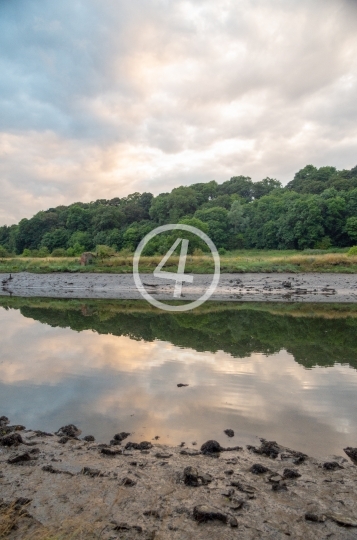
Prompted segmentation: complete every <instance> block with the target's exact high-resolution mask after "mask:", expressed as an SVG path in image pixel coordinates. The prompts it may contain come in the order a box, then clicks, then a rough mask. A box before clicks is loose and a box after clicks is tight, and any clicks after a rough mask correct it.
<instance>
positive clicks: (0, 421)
mask: <svg viewBox="0 0 357 540" xmlns="http://www.w3.org/2000/svg"><path fill="white" fill-rule="evenodd" d="M8 424H10V420H9V419H8V417H7V416H0V427H3V426H7V425H8Z"/></svg>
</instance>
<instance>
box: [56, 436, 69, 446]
mask: <svg viewBox="0 0 357 540" xmlns="http://www.w3.org/2000/svg"><path fill="white" fill-rule="evenodd" d="M69 439H70V438H69V437H61V438H60V439H58V441H57V442H59V443H60V444H66V443H67V442H68V441H69Z"/></svg>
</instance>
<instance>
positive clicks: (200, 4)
mask: <svg viewBox="0 0 357 540" xmlns="http://www.w3.org/2000/svg"><path fill="white" fill-rule="evenodd" d="M356 98H357V0H314V1H311V0H135V1H130V0H61V2H53V1H51V0H41V1H40V0H32V1H31V2H28V1H26V0H0V193H1V199H0V201H1V203H0V225H3V224H5V223H6V224H8V225H10V224H12V223H16V222H17V221H18V220H19V219H21V218H23V217H31V216H32V215H33V214H34V213H35V212H37V211H39V210H41V209H47V208H49V207H54V206H57V205H60V204H70V203H72V202H75V201H83V202H89V201H92V200H96V199H102V198H107V199H110V198H113V197H118V196H119V197H121V196H126V195H128V194H129V193H133V192H136V191H139V192H143V191H150V192H152V193H154V194H158V193H162V192H166V191H170V190H171V189H172V188H174V187H176V186H179V185H189V184H191V183H196V182H206V181H210V180H212V179H215V180H217V181H218V182H222V181H224V180H227V179H229V178H230V177H232V176H236V175H239V174H243V175H245V176H250V177H251V178H252V179H253V180H254V181H258V180H261V179H263V178H265V177H267V176H269V177H271V178H277V179H279V180H281V181H282V182H283V183H286V182H288V181H289V180H291V179H292V178H293V176H294V174H295V172H296V171H298V170H299V169H301V168H302V167H304V166H305V165H307V164H309V163H311V164H313V165H315V166H323V165H333V166H335V167H337V168H338V169H344V168H348V169H349V168H351V167H353V166H355V165H356V164H357V151H356V150H357V99H356Z"/></svg>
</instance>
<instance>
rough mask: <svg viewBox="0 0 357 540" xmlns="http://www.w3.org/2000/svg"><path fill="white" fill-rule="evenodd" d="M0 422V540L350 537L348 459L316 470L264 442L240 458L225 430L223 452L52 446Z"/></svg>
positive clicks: (124, 437) (355, 485) (121, 436)
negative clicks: (51, 536)
mask: <svg viewBox="0 0 357 540" xmlns="http://www.w3.org/2000/svg"><path fill="white" fill-rule="evenodd" d="M0 420H1V423H2V427H1V432H2V437H1V438H0V489H1V499H0V534H1V533H2V534H4V532H5V537H7V538H14V539H17V538H23V539H26V538H29V537H31V538H42V537H45V534H47V531H48V530H54V531H56V533H58V532H59V531H66V530H72V531H82V536H78V537H81V538H94V537H95V538H98V537H99V536H100V538H102V539H104V540H109V539H111V540H114V539H116V538H121V539H124V538H125V539H145V540H146V539H148V540H149V539H165V540H166V539H169V540H170V539H173V540H176V539H186V538H187V539H190V538H195V539H202V540H203V539H204V540H206V539H207V538H217V539H233V538H241V539H249V540H250V539H258V538H259V539H261V538H263V539H272V540H273V539H274V540H276V539H283V538H286V536H290V537H292V538H306V539H320V538H321V539H322V538H324V539H325V538H329V537H332V538H336V539H344V540H349V539H351V540H352V539H354V538H356V535H357V512H356V503H357V482H356V481H357V467H356V465H354V464H353V462H352V461H351V460H350V459H348V457H347V455H349V456H350V457H352V458H353V457H355V458H357V450H355V454H354V452H353V450H351V449H347V450H346V451H345V453H344V452H343V449H341V456H330V457H326V459H324V460H317V459H314V458H313V457H309V456H306V455H305V454H303V453H301V452H299V451H294V450H291V449H288V448H284V447H282V446H280V445H279V444H277V443H275V442H267V441H264V440H263V441H261V442H259V441H258V444H257V445H256V446H255V447H252V446H250V447H247V448H240V447H237V446H235V445H233V444H232V438H231V437H232V432H231V430H229V429H227V430H226V439H227V442H226V444H225V447H224V448H222V447H221V446H220V445H219V444H218V443H216V442H215V441H209V442H208V443H206V444H203V445H202V446H200V445H196V444H194V443H191V442H187V444H186V443H182V444H181V445H180V446H178V447H169V446H164V445H160V444H159V443H158V441H157V440H153V441H144V442H141V443H139V441H135V435H134V434H133V435H130V434H129V433H117V434H115V435H114V434H113V439H112V440H111V441H110V442H109V441H108V444H105V443H100V442H98V441H95V440H94V437H92V436H90V435H89V434H81V432H80V430H78V428H76V427H75V426H72V425H69V426H65V427H63V428H61V429H60V430H59V431H58V432H57V434H52V433H44V432H41V431H33V430H26V429H24V428H22V427H21V426H13V427H10V426H9V423H8V421H7V419H6V418H4V417H2V419H0ZM222 431H223V430H222ZM83 435H85V436H84V437H83ZM233 435H234V434H233ZM235 435H236V436H237V435H238V434H235ZM238 437H239V435H238ZM133 441H134V442H133ZM6 527H8V529H9V530H8V533H6ZM30 534H32V536H29V535H30ZM42 535H43V536H42ZM94 535H96V536H94ZM46 538H48V536H46ZM71 538H77V536H75V535H73V536H71Z"/></svg>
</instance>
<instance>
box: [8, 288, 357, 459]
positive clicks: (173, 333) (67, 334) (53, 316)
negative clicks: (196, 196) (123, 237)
mask: <svg viewBox="0 0 357 540" xmlns="http://www.w3.org/2000/svg"><path fill="white" fill-rule="evenodd" d="M1 303H2V305H3V307H5V309H2V308H0V324H1V329H2V332H1V337H0V366H1V371H0V414H6V415H7V416H9V417H10V418H11V420H12V421H13V422H18V423H25V425H27V426H31V427H34V428H40V429H46V430H52V431H53V430H55V429H56V428H58V427H59V426H60V425H63V424H65V423H69V422H73V423H75V424H78V425H79V426H80V427H81V428H82V430H83V433H84V434H89V433H90V434H93V435H95V436H96V437H97V438H98V439H100V440H105V441H107V440H108V439H109V438H110V437H111V436H112V435H113V434H114V433H116V432H118V431H130V432H132V433H134V435H133V436H132V439H133V440H143V439H149V440H150V439H152V438H153V437H154V436H156V435H159V436H160V442H168V443H171V444H178V443H180V442H181V441H186V443H188V444H190V443H191V442H192V441H197V442H198V443H200V442H202V441H203V440H205V439H208V438H216V439H218V440H220V442H221V443H222V444H225V443H226V442H227V441H226V437H225V435H224V434H223V430H224V429H226V428H228V427H229V428H233V429H234V430H235V432H236V437H235V439H233V440H232V441H230V444H244V443H248V442H252V441H255V440H256V439H255V437H256V436H259V437H266V438H270V439H276V440H278V442H280V443H281V444H284V445H287V446H290V447H293V448H296V449H300V450H302V451H306V452H308V453H310V454H315V455H326V454H328V453H330V454H331V453H338V454H341V453H342V448H343V447H345V446H349V445H350V446H351V445H352V446H355V445H356V442H357V441H356V433H357V429H356V428H357V415H356V399H355V392H356V389H357V371H356V367H357V344H356V330H357V317H356V315H357V310H356V309H355V308H353V307H351V306H345V307H344V308H341V307H340V308H335V309H332V308H331V307H329V306H322V307H321V306H319V307H318V309H320V310H323V312H321V313H319V314H317V315H316V309H317V308H314V307H313V306H308V305H305V306H299V307H296V308H294V309H293V308H291V307H286V306H277V305H275V306H269V305H267V304H265V305H260V306H257V305H250V306H247V305H234V304H230V305H228V304H227V305H222V304H220V305H219V304H214V305H213V304H211V306H209V305H206V307H205V309H204V310H202V311H198V312H194V313H192V312H189V313H186V314H169V313H162V312H158V311H154V310H151V309H149V310H146V309H145V304H142V303H140V302H136V303H135V302H130V303H124V302H107V301H105V302H103V301H89V302H87V301H86V302H85V303H83V302H80V301H65V300H63V301H61V300H56V301H48V300H45V301H40V300H36V299H32V300H29V299H18V298H13V299H5V300H4V299H2V300H1ZM9 308H10V309H9ZM291 309H293V313H292V314H284V313H285V312H286V311H289V310H291ZM314 309H315V312H314ZM93 330H94V331H93ZM306 368H310V369H306ZM177 383H189V386H188V387H186V388H177Z"/></svg>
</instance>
